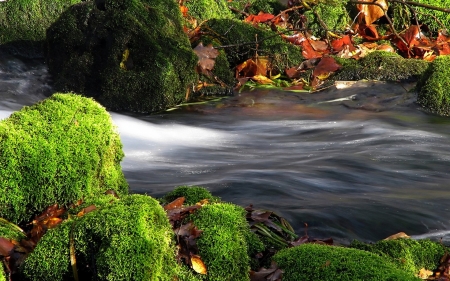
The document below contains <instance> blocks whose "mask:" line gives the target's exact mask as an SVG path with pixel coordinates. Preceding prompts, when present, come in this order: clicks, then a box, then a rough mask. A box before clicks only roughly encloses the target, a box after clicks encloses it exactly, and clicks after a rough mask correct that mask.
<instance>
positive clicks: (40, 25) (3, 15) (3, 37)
mask: <svg viewBox="0 0 450 281" xmlns="http://www.w3.org/2000/svg"><path fill="white" fill-rule="evenodd" d="M79 2H80V0H58V1H46V0H14V1H5V2H0V44H4V43H7V42H11V41H17V40H31V41H42V40H44V39H45V31H46V29H47V28H48V27H49V26H50V25H51V24H52V23H53V22H54V21H55V20H56V19H57V18H58V17H59V15H60V14H61V13H62V12H63V11H65V10H66V9H67V8H68V7H70V6H71V5H73V4H75V3H79Z"/></svg>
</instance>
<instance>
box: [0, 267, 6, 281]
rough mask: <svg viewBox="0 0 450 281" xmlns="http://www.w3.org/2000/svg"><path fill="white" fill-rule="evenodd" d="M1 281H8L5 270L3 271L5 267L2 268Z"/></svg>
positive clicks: (0, 269)
mask: <svg viewBox="0 0 450 281" xmlns="http://www.w3.org/2000/svg"><path fill="white" fill-rule="evenodd" d="M0 281H6V277H5V270H4V269H3V266H1V267H0Z"/></svg>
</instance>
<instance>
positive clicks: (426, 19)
mask: <svg viewBox="0 0 450 281" xmlns="http://www.w3.org/2000/svg"><path fill="white" fill-rule="evenodd" d="M415 2H417V3H421V4H427V5H431V6H434V7H438V8H448V1H446V0H417V1H415ZM411 7H412V8H413V9H414V10H415V11H416V16H417V20H418V22H419V24H425V25H427V27H428V28H429V29H430V30H431V31H432V33H434V35H437V32H438V31H439V30H441V29H449V28H450V14H449V13H445V12H441V11H435V10H431V9H427V8H423V7H416V6H411ZM391 8H392V10H393V18H394V25H395V27H396V29H397V30H398V31H400V30H403V29H405V28H406V27H408V26H409V25H411V24H416V19H415V17H414V15H413V14H412V13H411V10H410V8H409V7H408V6H406V5H402V4H401V3H392V7H391Z"/></svg>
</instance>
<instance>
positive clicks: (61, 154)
mask: <svg viewBox="0 0 450 281" xmlns="http://www.w3.org/2000/svg"><path fill="white" fill-rule="evenodd" d="M123 156H124V154H123V151H122V144H121V142H120V138H119V135H118V133H117V131H116V128H115V127H114V125H113V124H112V121H111V117H110V115H109V114H108V112H106V110H105V109H104V108H103V107H102V106H100V105H99V104H98V103H96V102H95V101H93V100H92V99H88V98H84V97H81V96H78V95H74V94H54V95H53V96H52V97H50V98H48V99H46V100H44V101H42V102H40V103H37V104H35V105H33V106H30V107H24V108H23V109H21V110H20V111H18V112H15V113H13V114H12V115H11V116H10V117H9V118H7V119H5V120H2V121H1V122H0V206H1V207H0V217H3V218H5V219H7V220H8V221H11V222H13V223H16V224H19V223H21V222H29V221H30V219H31V218H32V216H33V215H35V214H36V213H40V212H42V211H43V210H44V209H45V208H47V207H48V206H50V205H53V204H55V203H58V204H60V205H68V204H70V203H73V202H75V201H77V200H79V199H88V198H91V197H96V196H98V195H99V194H103V193H104V192H105V191H107V190H109V189H113V190H115V191H116V192H117V193H119V194H126V193H127V192H128V184H127V183H126V181H125V178H124V176H123V173H122V169H121V167H120V161H121V160H122V158H123Z"/></svg>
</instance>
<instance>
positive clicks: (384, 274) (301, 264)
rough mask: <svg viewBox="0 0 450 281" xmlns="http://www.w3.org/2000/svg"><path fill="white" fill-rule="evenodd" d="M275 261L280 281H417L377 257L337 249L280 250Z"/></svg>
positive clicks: (312, 246)
mask: <svg viewBox="0 0 450 281" xmlns="http://www.w3.org/2000/svg"><path fill="white" fill-rule="evenodd" d="M274 260H275V261H276V263H277V264H278V266H279V267H280V268H281V269H282V270H284V274H283V281H298V280H321V281H328V280H329V281H336V280H355V281H359V280H365V281H370V280H377V281H381V280H386V281H387V280H389V281H394V280H420V279H419V278H416V277H414V275H413V274H411V273H409V272H406V271H403V270H400V269H398V268H397V267H396V266H395V265H394V264H392V263H390V262H389V261H387V260H386V259H384V258H382V257H380V256H378V255H376V254H373V253H369V252H366V251H361V250H357V249H351V248H343V247H337V246H324V245H319V244H303V245H300V246H298V247H294V248H288V249H284V250H281V251H280V252H278V253H277V254H276V255H275V256H274Z"/></svg>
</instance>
